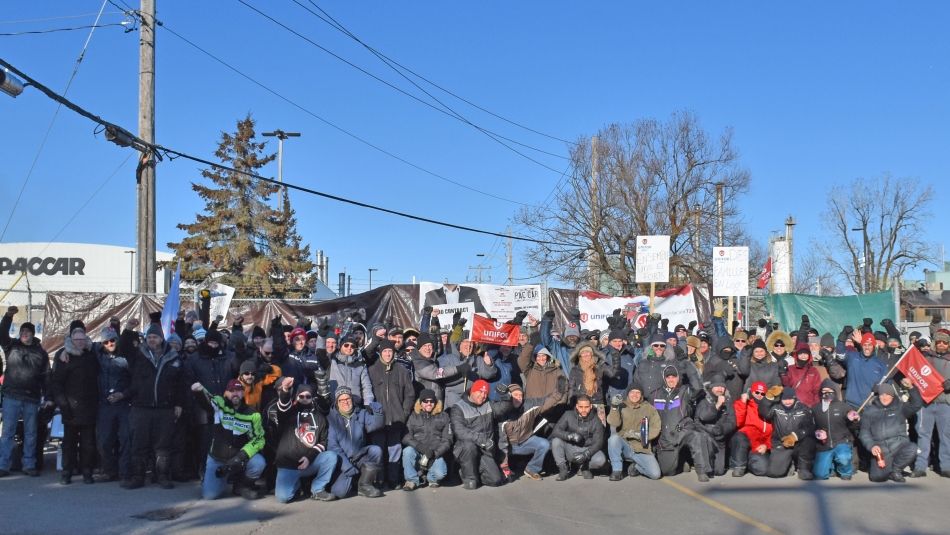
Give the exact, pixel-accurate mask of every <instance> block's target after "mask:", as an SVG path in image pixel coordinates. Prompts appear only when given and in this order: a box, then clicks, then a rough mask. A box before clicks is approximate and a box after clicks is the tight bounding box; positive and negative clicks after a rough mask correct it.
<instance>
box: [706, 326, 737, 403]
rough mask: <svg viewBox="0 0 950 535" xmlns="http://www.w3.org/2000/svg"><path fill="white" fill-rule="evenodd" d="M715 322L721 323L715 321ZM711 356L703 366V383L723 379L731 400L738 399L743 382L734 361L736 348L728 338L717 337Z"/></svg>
mask: <svg viewBox="0 0 950 535" xmlns="http://www.w3.org/2000/svg"><path fill="white" fill-rule="evenodd" d="M716 321H720V322H721V321H722V320H719V319H717V320H716ZM710 353H711V354H710V355H709V357H708V358H707V359H706V363H705V365H704V366H703V381H709V380H710V379H712V377H713V376H716V375H718V376H720V377H722V378H723V379H724V381H725V384H726V390H727V391H728V392H729V396H730V397H731V398H732V399H738V398H739V396H741V395H742V392H743V387H742V385H743V380H742V376H741V375H739V364H738V361H737V360H736V353H737V350H736V346H735V345H734V344H733V342H732V340H731V339H730V338H729V337H728V336H719V337H717V338H716V340H715V341H714V342H713V349H712V351H711V352H710Z"/></svg>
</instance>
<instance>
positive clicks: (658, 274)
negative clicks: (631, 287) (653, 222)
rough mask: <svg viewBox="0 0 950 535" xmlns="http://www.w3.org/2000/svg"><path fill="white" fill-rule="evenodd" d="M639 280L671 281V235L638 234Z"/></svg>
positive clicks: (637, 276) (637, 274) (637, 275)
mask: <svg viewBox="0 0 950 535" xmlns="http://www.w3.org/2000/svg"><path fill="white" fill-rule="evenodd" d="M636 267H637V273H636V278H637V282H670V237H669V236H637V266H636Z"/></svg>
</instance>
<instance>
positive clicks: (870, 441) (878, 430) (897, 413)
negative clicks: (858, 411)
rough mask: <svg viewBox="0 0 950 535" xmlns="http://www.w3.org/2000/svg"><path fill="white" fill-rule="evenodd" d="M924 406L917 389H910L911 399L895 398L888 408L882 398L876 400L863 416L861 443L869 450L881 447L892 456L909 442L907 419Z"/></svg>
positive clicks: (869, 405)
mask: <svg viewBox="0 0 950 535" xmlns="http://www.w3.org/2000/svg"><path fill="white" fill-rule="evenodd" d="M922 406H923V400H922V399H921V398H920V392H918V391H917V389H916V388H911V389H910V398H909V399H908V400H907V401H906V402H904V401H901V399H900V398H897V397H895V398H894V401H892V402H891V404H890V405H888V406H886V407H885V406H884V405H883V404H882V403H881V400H880V398H875V400H874V401H872V402H871V403H869V404H868V406H867V407H866V409H865V411H864V414H863V415H862V416H861V433H860V435H859V436H860V438H861V443H862V444H864V447H865V448H867V449H868V450H870V449H871V448H873V447H874V446H880V447H881V449H882V450H884V453H886V454H890V453H891V452H893V450H895V449H897V448H899V447H900V446H901V445H902V444H904V443H905V442H907V440H908V438H907V418H909V417H910V416H911V415H913V414H916V413H917V411H919V410H920V408H921V407H922Z"/></svg>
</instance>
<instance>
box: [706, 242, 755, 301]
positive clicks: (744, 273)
mask: <svg viewBox="0 0 950 535" xmlns="http://www.w3.org/2000/svg"><path fill="white" fill-rule="evenodd" d="M748 295H749V248H748V247H713V297H729V296H733V297H736V296H739V297H746V296H748Z"/></svg>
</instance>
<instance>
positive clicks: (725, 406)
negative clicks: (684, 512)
mask: <svg viewBox="0 0 950 535" xmlns="http://www.w3.org/2000/svg"><path fill="white" fill-rule="evenodd" d="M732 399H733V398H732V396H731V394H730V393H729V391H728V390H727V389H726V381H725V379H723V377H722V376H721V375H714V376H712V377H711V378H710V380H709V388H708V389H707V390H706V395H705V396H704V397H703V398H702V399H700V400H699V403H697V404H696V409H695V411H694V413H693V416H694V418H695V419H696V421H697V422H698V423H699V424H700V425H702V426H703V429H705V430H706V433H707V434H708V435H709V436H710V437H711V438H712V442H713V445H714V446H715V448H714V453H713V455H712V469H713V473H714V474H715V475H717V476H721V475H723V474H725V473H726V444H728V443H729V440H730V439H731V438H732V434H733V433H735V431H736V412H735V407H734V405H733V403H732Z"/></svg>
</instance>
